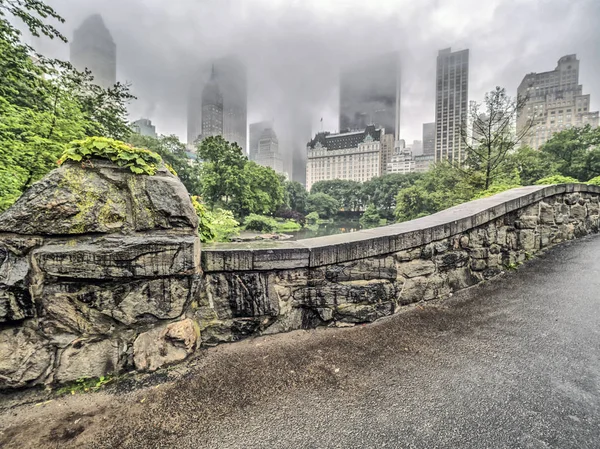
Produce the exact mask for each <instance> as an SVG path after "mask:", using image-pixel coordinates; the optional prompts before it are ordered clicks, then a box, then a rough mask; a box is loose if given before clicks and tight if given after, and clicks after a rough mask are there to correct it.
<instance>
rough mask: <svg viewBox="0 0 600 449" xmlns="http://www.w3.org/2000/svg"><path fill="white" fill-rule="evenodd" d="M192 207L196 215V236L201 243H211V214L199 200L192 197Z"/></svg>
mask: <svg viewBox="0 0 600 449" xmlns="http://www.w3.org/2000/svg"><path fill="white" fill-rule="evenodd" d="M191 199H192V205H193V206H194V209H195V210H196V215H198V235H199V236H200V241H201V242H202V243H207V242H212V241H213V240H214V238H215V233H214V231H213V228H212V223H211V221H212V220H211V218H212V217H211V214H210V212H209V211H208V209H207V208H206V206H205V205H204V204H202V203H201V202H200V198H198V197H197V196H192V197H191Z"/></svg>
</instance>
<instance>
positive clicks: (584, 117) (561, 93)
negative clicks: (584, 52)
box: [517, 55, 599, 149]
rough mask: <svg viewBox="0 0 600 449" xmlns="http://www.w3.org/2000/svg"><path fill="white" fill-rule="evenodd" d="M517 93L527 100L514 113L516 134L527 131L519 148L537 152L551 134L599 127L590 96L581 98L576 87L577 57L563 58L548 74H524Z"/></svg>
mask: <svg viewBox="0 0 600 449" xmlns="http://www.w3.org/2000/svg"><path fill="white" fill-rule="evenodd" d="M517 94H518V95H519V96H520V97H523V98H527V102H526V104H525V107H524V108H523V109H521V110H520V111H519V112H518V113H517V134H518V135H520V134H522V133H523V132H527V134H526V135H525V137H524V138H523V140H522V141H521V143H522V145H528V146H530V147H531V148H534V149H539V148H540V147H541V146H542V145H543V144H544V143H545V142H546V141H547V140H549V139H550V138H551V137H552V134H554V133H557V132H560V131H563V130H564V129H567V128H570V127H573V126H578V127H579V126H585V125H587V124H590V125H591V126H593V127H595V126H598V118H599V116H598V111H595V112H591V111H590V95H589V94H585V95H584V94H583V86H582V85H581V84H579V60H578V59H577V55H566V56H563V57H562V58H560V59H559V60H558V64H557V66H556V68H555V69H554V70H552V71H550V72H543V73H529V74H527V75H525V78H523V81H521V84H520V85H519V88H518V89H517ZM528 128H529V130H528Z"/></svg>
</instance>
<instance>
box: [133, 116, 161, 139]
mask: <svg viewBox="0 0 600 449" xmlns="http://www.w3.org/2000/svg"><path fill="white" fill-rule="evenodd" d="M131 128H133V131H134V132H135V133H137V134H140V135H142V136H149V137H156V126H154V125H153V124H152V122H151V121H150V119H147V118H141V119H139V120H136V121H135V122H132V123H131Z"/></svg>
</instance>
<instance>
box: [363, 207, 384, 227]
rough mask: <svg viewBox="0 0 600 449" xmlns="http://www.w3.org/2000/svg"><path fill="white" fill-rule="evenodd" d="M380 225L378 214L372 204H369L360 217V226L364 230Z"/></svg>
mask: <svg viewBox="0 0 600 449" xmlns="http://www.w3.org/2000/svg"><path fill="white" fill-rule="evenodd" d="M380 223H381V217H380V216H379V212H377V208H376V207H375V205H374V204H369V206H368V207H367V209H366V210H365V211H364V213H363V214H362V216H361V217H360V224H361V225H362V226H363V227H365V228H369V227H375V226H379V224H380Z"/></svg>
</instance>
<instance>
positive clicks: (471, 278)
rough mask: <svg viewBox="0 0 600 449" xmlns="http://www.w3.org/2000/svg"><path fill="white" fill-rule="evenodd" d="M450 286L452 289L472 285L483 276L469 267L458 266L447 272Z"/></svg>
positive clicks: (456, 289) (455, 289)
mask: <svg viewBox="0 0 600 449" xmlns="http://www.w3.org/2000/svg"><path fill="white" fill-rule="evenodd" d="M447 279H448V286H449V288H450V289H451V290H452V291H454V292H455V291H458V290H462V289H463V288H467V287H471V286H472V285H475V284H477V283H479V282H481V280H482V279H481V278H479V277H477V276H476V275H475V274H473V273H471V270H469V268H468V267H462V268H456V269H454V270H450V271H448V274H447Z"/></svg>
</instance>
